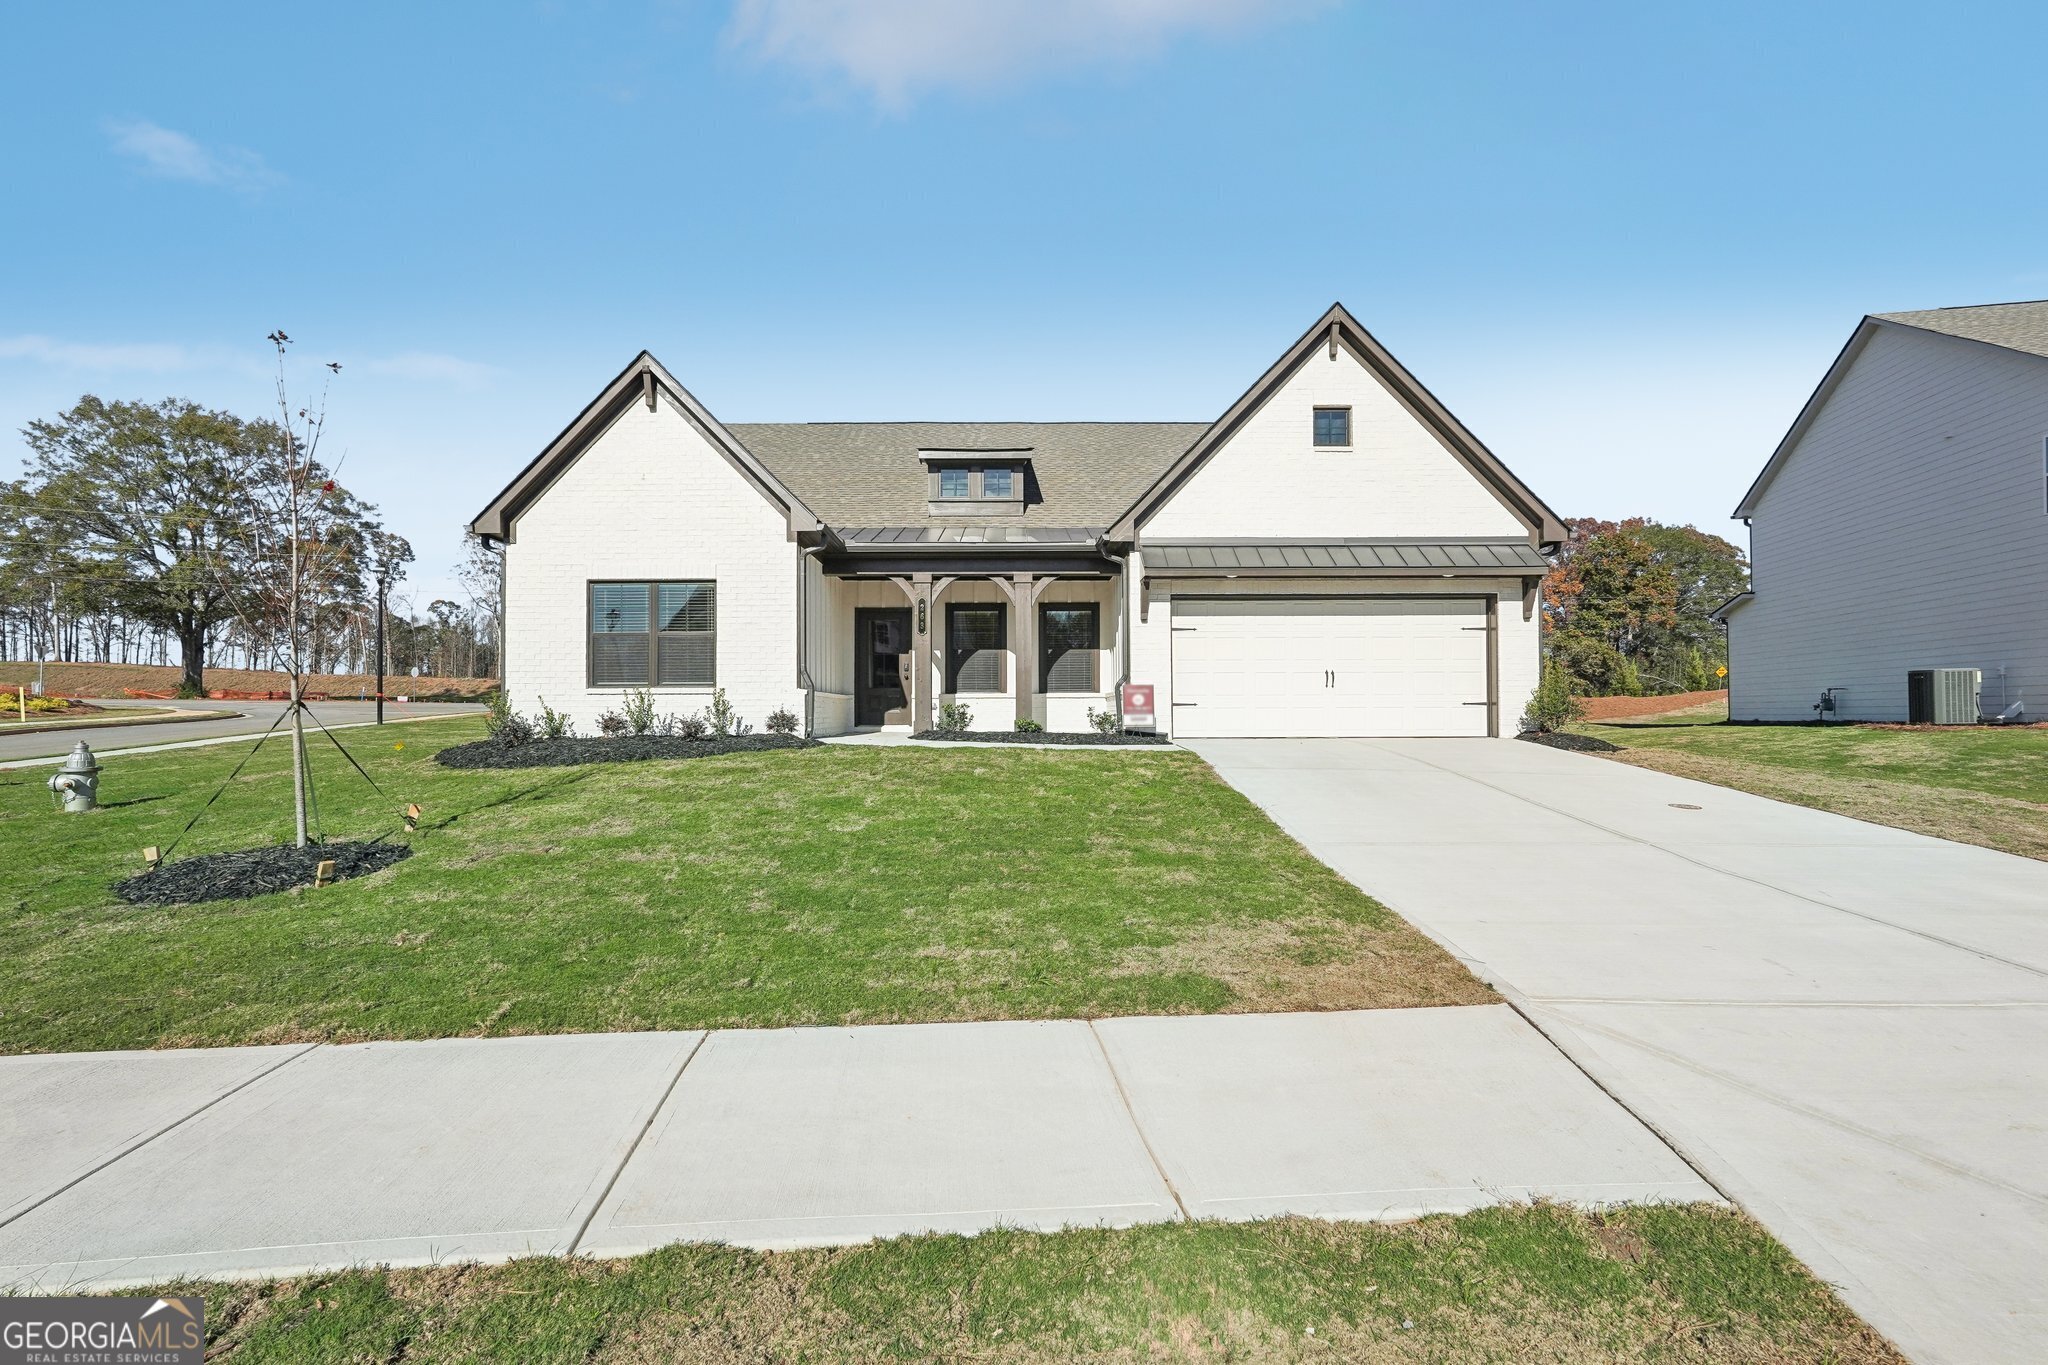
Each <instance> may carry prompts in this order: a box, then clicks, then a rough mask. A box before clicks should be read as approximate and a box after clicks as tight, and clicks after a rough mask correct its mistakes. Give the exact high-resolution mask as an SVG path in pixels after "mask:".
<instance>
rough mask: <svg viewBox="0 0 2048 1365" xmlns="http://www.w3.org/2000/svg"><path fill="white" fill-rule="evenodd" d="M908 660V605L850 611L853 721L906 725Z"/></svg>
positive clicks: (908, 710)
mask: <svg viewBox="0 0 2048 1365" xmlns="http://www.w3.org/2000/svg"><path fill="white" fill-rule="evenodd" d="M909 662H910V608H908V607H859V608H856V609H855V611H854V613H853V675H854V679H853V723H854V724H855V725H908V724H909V723H910V699H909V698H908V697H906V696H904V695H903V682H904V678H905V676H906V674H907V672H908V664H909Z"/></svg>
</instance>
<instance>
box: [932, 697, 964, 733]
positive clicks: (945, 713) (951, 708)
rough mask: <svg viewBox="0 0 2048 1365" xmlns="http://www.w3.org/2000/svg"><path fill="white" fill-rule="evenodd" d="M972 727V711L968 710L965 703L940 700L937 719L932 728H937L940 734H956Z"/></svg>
mask: <svg viewBox="0 0 2048 1365" xmlns="http://www.w3.org/2000/svg"><path fill="white" fill-rule="evenodd" d="M973 727H974V712H972V711H970V710H968V709H967V707H966V706H965V705H963V704H962V703H960V702H957V701H942V702H940V703H939V719H938V721H937V723H936V724H934V725H933V726H932V729H934V730H937V731H938V732H939V733H940V734H942V735H957V734H962V733H965V732H966V731H968V730H970V729H972V728H973Z"/></svg>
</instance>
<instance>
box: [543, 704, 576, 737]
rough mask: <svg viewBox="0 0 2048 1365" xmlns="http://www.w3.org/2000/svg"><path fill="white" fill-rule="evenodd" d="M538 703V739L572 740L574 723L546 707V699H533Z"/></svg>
mask: <svg viewBox="0 0 2048 1365" xmlns="http://www.w3.org/2000/svg"><path fill="white" fill-rule="evenodd" d="M534 700H535V701H537V702H539V703H540V718H539V727H540V737H541V738H542V739H573V738H575V736H576V722H575V721H573V720H571V719H569V717H568V716H567V715H566V714H564V713H563V712H560V711H557V710H556V709H555V708H554V707H552V706H549V705H548V699H547V698H546V697H535V698H534Z"/></svg>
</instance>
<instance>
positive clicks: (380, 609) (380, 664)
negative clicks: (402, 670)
mask: <svg viewBox="0 0 2048 1365" xmlns="http://www.w3.org/2000/svg"><path fill="white" fill-rule="evenodd" d="M388 587H390V584H388V583H387V582H386V581H385V579H384V575H382V574H378V575H377V723H378V724H379V725H382V724H383V723H384V593H385V590H386V589H387V588H388Z"/></svg>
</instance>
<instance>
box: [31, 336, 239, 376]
mask: <svg viewBox="0 0 2048 1365" xmlns="http://www.w3.org/2000/svg"><path fill="white" fill-rule="evenodd" d="M0 360H32V361H37V362H39V363H41V364H44V365H55V366H58V367H61V368H63V369H68V370H156V371H162V370H189V369H194V368H198V367H199V366H201V365H202V364H204V363H206V362H203V361H201V360H200V359H199V357H197V356H196V355H194V354H193V352H191V351H189V350H187V349H186V348H185V347H183V346H173V345H169V344H151V343H141V344H116V345H96V344H93V343H91V342H78V341H58V340H57V339H55V338H54V337H46V336H12V337H0Z"/></svg>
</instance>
